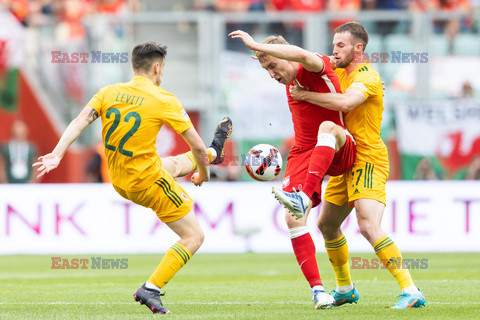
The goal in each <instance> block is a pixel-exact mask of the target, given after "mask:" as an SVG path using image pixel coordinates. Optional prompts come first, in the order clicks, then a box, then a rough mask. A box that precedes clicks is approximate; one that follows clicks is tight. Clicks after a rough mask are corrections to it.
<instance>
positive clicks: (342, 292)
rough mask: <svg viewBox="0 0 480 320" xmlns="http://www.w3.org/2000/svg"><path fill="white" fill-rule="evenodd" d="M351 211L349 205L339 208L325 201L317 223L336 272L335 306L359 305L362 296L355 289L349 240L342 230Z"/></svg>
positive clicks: (333, 293)
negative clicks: (349, 253) (350, 263)
mask: <svg viewBox="0 0 480 320" xmlns="http://www.w3.org/2000/svg"><path fill="white" fill-rule="evenodd" d="M351 211H352V208H350V207H349V206H348V203H346V204H344V205H343V206H337V205H335V204H333V203H330V202H328V201H324V202H323V204H322V209H321V212H320V216H319V217H318V221H317V224H318V228H319V229H320V231H321V232H322V235H323V238H324V240H325V248H326V250H327V254H328V258H329V260H330V263H331V264H332V268H333V271H334V272H335V280H336V282H337V287H336V289H335V290H333V291H332V292H331V293H332V295H333V298H334V299H335V303H334V305H335V306H341V305H343V304H346V303H357V301H358V299H359V298H360V294H359V293H358V291H357V289H356V288H355V287H354V285H353V283H352V278H351V276H350V268H349V265H348V246H347V240H346V239H345V236H344V235H343V233H342V230H341V229H340V226H341V225H342V223H343V221H345V219H346V218H347V217H348V215H349V214H350V212H351Z"/></svg>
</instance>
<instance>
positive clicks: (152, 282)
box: [134, 211, 205, 313]
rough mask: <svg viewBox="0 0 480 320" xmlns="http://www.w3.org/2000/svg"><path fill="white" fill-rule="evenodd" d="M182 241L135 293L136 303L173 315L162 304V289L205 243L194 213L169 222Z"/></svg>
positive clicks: (170, 250) (155, 311)
mask: <svg viewBox="0 0 480 320" xmlns="http://www.w3.org/2000/svg"><path fill="white" fill-rule="evenodd" d="M166 225H167V226H168V227H169V228H170V229H172V231H173V232H175V233H176V234H177V235H178V236H179V237H180V240H179V241H178V242H177V243H175V244H174V245H173V246H172V247H171V248H170V249H168V251H167V252H166V253H165V256H164V257H163V259H162V261H161V262H160V264H159V265H158V267H157V268H156V269H155V271H154V272H153V274H152V275H151V276H150V278H149V279H148V281H147V282H146V283H145V284H143V285H142V286H141V287H140V288H138V289H137V291H135V294H134V298H135V301H138V302H140V304H145V305H146V306H147V307H148V308H149V309H150V310H152V312H153V313H171V312H170V311H169V310H168V309H167V308H165V307H164V306H163V304H162V301H161V299H160V296H163V295H164V294H162V293H160V289H161V288H163V286H165V285H166V284H167V283H168V282H169V281H170V279H171V278H173V276H174V275H175V274H176V273H177V272H178V271H179V270H180V269H181V268H182V267H183V266H184V265H185V264H186V263H187V261H188V260H189V259H190V258H191V257H192V255H193V254H194V253H195V252H196V251H197V250H198V248H200V246H201V245H202V243H203V239H204V237H205V236H204V234H203V231H202V229H201V227H200V224H199V223H198V220H197V218H196V216H195V214H194V212H193V211H190V212H189V213H188V214H187V215H185V216H184V217H182V218H180V219H178V220H176V221H172V222H167V223H166Z"/></svg>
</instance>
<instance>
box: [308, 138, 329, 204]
mask: <svg viewBox="0 0 480 320" xmlns="http://www.w3.org/2000/svg"><path fill="white" fill-rule="evenodd" d="M334 156H335V147H333V148H332V147H330V146H316V147H315V149H313V152H312V155H311V157H310V164H309V166H308V173H307V178H306V179H305V186H304V187H303V189H302V191H303V192H305V194H306V195H307V196H308V197H309V198H310V199H312V197H313V193H314V192H315V188H316V187H317V186H318V184H319V183H322V180H323V176H324V175H325V173H326V172H327V170H328V168H329V167H330V165H331V164H332V160H333V157H334Z"/></svg>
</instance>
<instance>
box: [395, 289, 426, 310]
mask: <svg viewBox="0 0 480 320" xmlns="http://www.w3.org/2000/svg"><path fill="white" fill-rule="evenodd" d="M397 298H400V300H398V302H397V304H396V305H395V306H394V307H392V309H409V308H421V307H424V306H425V304H427V299H425V296H424V295H423V293H422V292H421V291H420V290H418V293H406V292H404V293H402V294H401V295H398V296H397Z"/></svg>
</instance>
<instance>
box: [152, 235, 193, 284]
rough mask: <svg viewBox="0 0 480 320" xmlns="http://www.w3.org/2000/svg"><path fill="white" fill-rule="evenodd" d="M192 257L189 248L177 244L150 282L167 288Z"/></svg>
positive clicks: (168, 252)
mask: <svg viewBox="0 0 480 320" xmlns="http://www.w3.org/2000/svg"><path fill="white" fill-rule="evenodd" d="M191 257H192V255H191V254H190V252H188V250H187V248H185V247H184V246H182V244H181V243H179V242H177V243H175V244H174V245H173V246H171V247H170V249H168V251H167V253H165V256H164V257H163V259H162V261H160V264H159V265H158V267H157V269H155V271H154V272H153V273H152V275H151V276H150V278H149V279H148V282H151V283H153V284H154V285H156V286H157V287H159V288H162V287H163V286H165V285H166V284H167V283H168V281H170V279H172V277H173V276H174V275H175V274H176V273H177V272H178V270H180V269H181V268H182V267H183V266H184V265H185V263H187V261H188V260H189V259H190V258H191Z"/></svg>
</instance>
